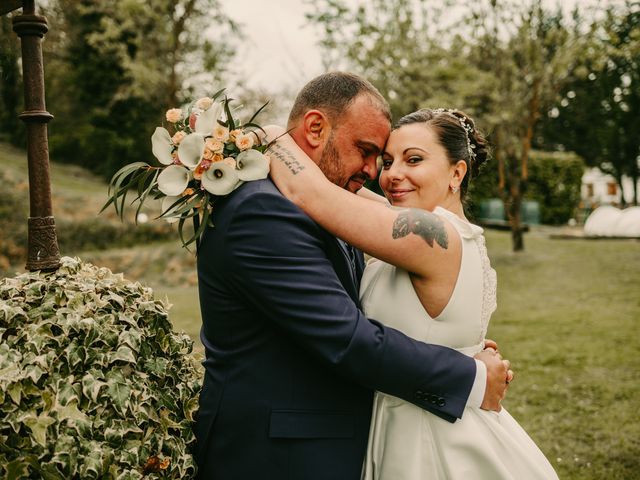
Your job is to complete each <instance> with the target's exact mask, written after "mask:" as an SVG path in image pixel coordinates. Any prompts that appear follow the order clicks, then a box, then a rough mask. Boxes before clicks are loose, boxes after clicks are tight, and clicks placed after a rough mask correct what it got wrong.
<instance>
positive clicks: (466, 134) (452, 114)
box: [394, 108, 489, 198]
mask: <svg viewBox="0 0 640 480" xmlns="http://www.w3.org/2000/svg"><path fill="white" fill-rule="evenodd" d="M413 123H424V124H426V125H427V126H429V127H430V128H431V129H433V131H434V132H435V134H436V136H437V137H438V141H439V142H440V145H442V146H443V147H444V149H445V150H446V151H447V156H448V158H449V161H450V162H451V164H452V165H454V164H455V163H456V162H458V160H464V162H465V163H466V164H467V175H465V177H464V179H463V180H462V184H461V185H460V197H461V198H464V196H465V193H466V192H467V188H468V187H469V181H470V180H471V179H472V178H475V177H477V176H478V174H479V172H480V166H481V165H482V164H483V163H484V162H485V161H486V160H487V157H488V154H489V145H488V144H487V141H486V140H485V138H484V136H483V135H482V133H480V132H479V131H478V130H477V129H476V125H475V123H474V121H473V119H472V118H471V117H469V116H468V115H467V114H466V113H464V112H461V111H460V110H454V109H448V108H438V109H435V110H432V109H428V108H424V109H422V110H418V111H416V112H413V113H410V114H408V115H405V116H404V117H402V118H401V119H400V120H398V122H397V123H396V125H395V126H394V129H398V128H400V127H402V126H404V125H411V124H413Z"/></svg>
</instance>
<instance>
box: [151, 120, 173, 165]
mask: <svg viewBox="0 0 640 480" xmlns="http://www.w3.org/2000/svg"><path fill="white" fill-rule="evenodd" d="M171 146H172V143H171V135H170V134H169V132H168V131H167V129H166V128H162V127H157V128H156V130H155V131H154V132H153V135H152V136H151V151H152V153H153V155H154V156H155V157H156V158H157V159H158V161H159V162H160V163H161V164H163V165H171V164H172V163H173V157H172V156H171Z"/></svg>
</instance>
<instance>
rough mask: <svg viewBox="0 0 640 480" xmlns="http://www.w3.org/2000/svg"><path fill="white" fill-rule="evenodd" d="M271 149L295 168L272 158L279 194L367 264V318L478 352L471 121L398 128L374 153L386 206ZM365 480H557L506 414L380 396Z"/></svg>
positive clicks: (482, 271) (491, 285)
mask: <svg viewBox="0 0 640 480" xmlns="http://www.w3.org/2000/svg"><path fill="white" fill-rule="evenodd" d="M277 143H278V148H279V149H282V148H284V149H286V150H288V151H289V153H291V154H292V155H294V156H295V157H296V160H297V161H298V162H299V165H300V167H299V168H296V169H293V170H292V169H290V168H288V167H287V166H286V165H284V163H283V162H282V161H281V160H278V159H276V157H275V156H273V158H274V160H273V161H272V165H271V175H272V178H273V180H274V182H275V183H276V185H277V186H278V188H279V189H280V190H281V192H282V193H283V194H284V195H286V196H287V197H288V198H289V199H290V200H291V201H293V202H294V203H295V204H297V205H298V206H299V207H300V208H302V209H303V210H304V211H305V212H306V213H307V214H308V215H309V216H311V217H312V218H313V219H314V220H315V221H316V222H318V223H319V224H320V225H321V226H322V227H324V228H325V229H326V230H328V231H330V232H331V233H333V234H334V235H336V236H338V237H340V238H342V239H343V240H345V241H346V242H348V243H349V244H350V245H353V246H355V247H357V248H360V249H361V250H363V251H364V252H366V253H368V254H370V255H371V256H372V257H373V259H372V260H371V261H370V262H369V264H368V265H367V268H366V270H365V273H364V277H363V280H362V286H361V291H360V295H361V300H362V305H363V308H364V311H365V313H366V314H367V316H368V317H370V318H375V319H376V320H379V321H381V322H382V323H385V324H387V325H389V326H391V327H394V328H396V329H398V330H401V331H402V332H404V333H405V334H407V335H409V336H411V337H413V338H415V339H418V340H422V341H424V342H427V343H432V344H440V345H445V346H448V347H452V348H455V349H457V350H459V351H461V352H463V353H465V354H468V355H470V356H473V355H475V354H476V353H478V352H479V351H480V350H482V347H483V341H484V338H485V334H486V332H487V327H488V323H489V318H490V316H491V314H492V312H493V310H494V309H495V306H496V276H495V271H494V270H493V269H492V268H491V266H490V264H489V259H488V257H487V252H486V248H485V243H484V237H483V235H482V229H481V228H480V227H478V226H476V225H473V224H471V223H469V222H468V221H467V219H466V218H465V215H464V211H463V200H464V196H465V193H466V191H467V188H468V185H469V181H470V179H471V178H473V177H475V176H476V175H477V174H478V170H479V167H480V165H481V164H482V163H483V162H484V161H485V160H486V158H487V145H486V142H485V140H484V138H483V137H482V135H481V134H480V133H479V132H478V131H477V130H476V128H475V125H474V122H473V120H472V119H471V118H470V117H468V116H467V115H465V114H464V113H463V112H460V111H457V110H446V109H437V110H420V111H417V112H414V113H411V114H409V115H407V116H405V117H403V118H402V119H400V121H399V122H398V124H397V126H396V128H395V129H394V130H393V131H392V133H391V135H390V137H389V140H388V142H387V145H386V148H385V151H384V153H383V155H382V172H381V175H380V186H381V187H382V189H383V190H384V193H385V196H386V200H385V199H384V198H382V197H377V196H375V195H374V194H373V193H371V192H368V191H364V192H362V193H361V194H360V195H353V194H352V193H349V192H348V191H346V190H343V189H342V188H340V187H338V186H336V185H334V184H333V183H331V182H330V181H328V180H327V179H326V178H325V176H324V175H323V174H322V172H321V171H320V169H319V168H318V167H317V166H316V164H315V163H313V162H312V161H311V159H309V158H308V157H307V156H306V154H305V153H304V152H303V151H302V150H301V149H300V148H299V147H298V146H297V145H296V144H295V143H294V142H293V140H292V139H291V137H289V136H288V135H284V136H282V137H281V138H280V139H279V140H278V142H277ZM389 207H391V208H389ZM398 311H402V313H403V314H402V315H398ZM425 395H426V394H425ZM363 478H364V479H366V480H373V479H381V480H402V479H411V480H415V479H422V478H434V479H435V478H437V479H469V478H482V479H491V480H494V479H515V478H517V479H549V478H557V475H556V473H555V472H554V470H553V468H552V466H551V465H550V463H549V462H548V460H547V459H546V458H545V457H544V455H543V454H542V452H541V451H540V450H539V449H538V447H537V446H536V445H535V443H534V442H533V441H532V440H531V438H530V437H529V436H528V435H527V433H526V432H525V431H524V430H523V429H522V427H520V425H519V424H518V423H517V422H516V421H515V420H514V419H513V417H511V415H509V413H508V412H507V411H506V410H504V409H502V410H501V411H500V412H492V411H487V410H482V409H480V408H472V407H467V408H466V410H465V412H464V414H463V416H462V419H461V420H458V421H457V422H455V423H449V422H446V421H445V420H442V419H441V418H439V417H437V416H435V415H433V414H431V413H429V412H427V411H425V410H423V409H421V408H419V407H417V406H415V405H413V404H411V403H409V402H407V401H404V400H401V399H399V398H396V397H393V396H390V395H386V394H383V393H380V392H378V393H376V397H375V401H374V410H373V417H372V421H371V427H370V434H369V444H368V449H367V456H366V460H365V464H364V469H363Z"/></svg>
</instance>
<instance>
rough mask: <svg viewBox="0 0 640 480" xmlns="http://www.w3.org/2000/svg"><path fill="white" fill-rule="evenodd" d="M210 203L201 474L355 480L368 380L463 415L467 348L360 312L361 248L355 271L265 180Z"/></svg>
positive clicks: (468, 380)
mask: <svg viewBox="0 0 640 480" xmlns="http://www.w3.org/2000/svg"><path fill="white" fill-rule="evenodd" d="M214 211H215V213H214V216H213V222H214V225H215V227H214V228H209V229H207V231H206V232H205V234H204V236H203V238H202V242H201V244H200V250H199V254H198V281H199V290H200V306H201V311H202V321H203V325H202V331H201V339H202V343H203V344H204V347H205V353H206V359H205V361H204V367H205V378H204V384H203V389H202V393H201V396H200V409H199V412H198V416H197V420H196V426H195V430H196V438H197V442H198V443H197V450H196V460H197V463H198V466H199V478H201V479H212V480H231V479H238V480H248V479H274V480H275V479H278V480H284V479H292V480H293V479H300V480H314V479H318V480H327V479H340V480H350V479H353V480H357V479H359V478H360V470H361V466H362V461H363V457H364V453H365V450H366V444H367V436H368V432H369V421H370V417H371V406H372V399H373V391H374V390H380V391H383V392H386V393H389V394H391V395H395V396H397V397H400V398H403V399H405V400H408V401H410V402H413V403H414V404H416V405H419V406H420V407H422V408H425V409H427V410H429V411H430V412H432V413H434V414H435V415H438V416H440V417H442V418H445V419H447V420H449V421H455V419H456V418H459V417H460V416H461V415H462V411H463V409H464V406H465V404H466V401H467V398H468V395H469V392H470V390H471V387H472V385H473V381H474V378H475V370H476V366H475V362H474V361H473V359H471V358H469V357H466V356H464V355H462V354H460V353H458V352H456V351H454V350H451V349H448V348H445V347H439V346H435V345H426V344H423V343H420V342H417V341H414V340H412V339H410V338H408V337H406V336H405V335H403V334H402V333H400V332H398V331H396V330H394V329H392V328H388V327H385V326H383V325H381V324H379V323H377V322H375V321H374V320H369V319H367V318H366V317H365V316H364V315H363V314H362V312H361V311H360V310H359V301H358V289H359V285H358V283H359V276H360V275H361V273H362V262H361V256H360V261H359V262H357V263H358V265H357V270H358V271H357V272H356V273H355V274H353V272H352V269H351V266H350V263H349V259H348V255H347V253H346V250H345V248H344V246H343V245H342V244H340V243H339V242H338V240H336V238H335V237H333V236H331V235H330V234H329V233H328V232H326V231H325V230H323V229H322V228H320V227H319V226H318V225H317V224H316V223H315V222H314V221H313V220H311V219H310V218H309V217H308V216H307V215H305V214H304V213H303V212H302V210H300V209H299V208H298V207H297V206H295V205H294V204H292V203H291V202H289V201H288V200H287V199H286V198H284V197H283V196H282V195H281V193H280V192H279V191H278V190H277V188H276V187H275V186H274V185H273V183H272V182H271V181H270V180H260V181H255V182H250V183H247V184H245V185H243V186H242V187H240V188H239V189H238V190H237V191H235V192H234V193H233V194H232V195H230V196H229V197H227V198H224V199H222V200H221V201H220V202H219V203H218V204H217V205H216V206H215V207H214ZM390 300H391V299H390ZM398 311H399V312H402V308H401V306H399V308H398ZM407 441H411V439H407Z"/></svg>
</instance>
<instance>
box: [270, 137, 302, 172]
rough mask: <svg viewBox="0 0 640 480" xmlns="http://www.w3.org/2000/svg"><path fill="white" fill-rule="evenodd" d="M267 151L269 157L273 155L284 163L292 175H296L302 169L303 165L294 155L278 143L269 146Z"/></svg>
mask: <svg viewBox="0 0 640 480" xmlns="http://www.w3.org/2000/svg"><path fill="white" fill-rule="evenodd" d="M268 153H269V155H270V156H271V157H275V158H277V159H278V160H280V161H281V162H282V163H284V164H285V165H286V167H287V168H288V169H289V171H290V172H291V173H292V174H293V175H297V174H298V173H300V172H301V171H302V170H304V165H302V164H301V163H300V162H299V161H298V160H296V157H295V155H293V153H291V152H290V151H289V150H287V148H285V147H283V146H282V145H280V144H278V143H275V144H273V145H272V146H271V147H269V151H268Z"/></svg>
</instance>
